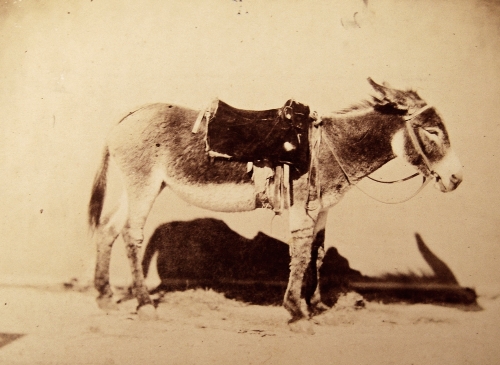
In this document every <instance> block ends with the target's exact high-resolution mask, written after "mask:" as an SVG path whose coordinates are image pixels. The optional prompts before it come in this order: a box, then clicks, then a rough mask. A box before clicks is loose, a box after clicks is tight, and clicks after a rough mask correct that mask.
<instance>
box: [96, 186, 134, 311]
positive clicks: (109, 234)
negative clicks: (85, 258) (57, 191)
mask: <svg viewBox="0 0 500 365" xmlns="http://www.w3.org/2000/svg"><path fill="white" fill-rule="evenodd" d="M126 214H127V204H126V196H122V198H121V199H120V202H119V204H118V205H117V206H116V207H115V209H113V210H112V211H111V212H110V213H108V214H106V215H104V216H103V217H102V218H101V220H100V223H99V225H98V226H97V228H96V231H95V235H94V237H95V242H96V248H97V260H96V267H95V276H94V286H95V288H96V289H97V291H98V292H99V296H98V297H97V304H98V305H99V308H101V309H104V310H113V309H118V306H117V304H116V302H115V301H113V292H112V290H111V286H110V284H109V263H110V259H111V249H112V247H113V243H114V242H115V240H116V238H117V237H118V235H119V234H120V231H121V229H122V228H123V226H124V225H125V220H126V217H127V215H126Z"/></svg>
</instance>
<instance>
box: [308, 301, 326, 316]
mask: <svg viewBox="0 0 500 365" xmlns="http://www.w3.org/2000/svg"><path fill="white" fill-rule="evenodd" d="M329 309H330V307H328V306H327V305H326V304H323V303H321V302H319V303H316V304H314V305H312V306H311V307H310V308H309V313H310V315H311V317H313V316H317V315H320V314H321V313H323V312H326V311H327V310H329Z"/></svg>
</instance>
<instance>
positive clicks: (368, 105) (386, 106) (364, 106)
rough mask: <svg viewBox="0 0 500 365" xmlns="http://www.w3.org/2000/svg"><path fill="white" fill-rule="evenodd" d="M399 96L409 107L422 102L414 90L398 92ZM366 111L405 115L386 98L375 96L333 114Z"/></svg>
mask: <svg viewBox="0 0 500 365" xmlns="http://www.w3.org/2000/svg"><path fill="white" fill-rule="evenodd" d="M399 94H400V96H405V98H404V99H405V101H406V102H407V103H408V104H410V105H409V106H413V105H416V104H418V103H419V102H423V100H422V99H421V98H420V97H419V96H418V94H417V93H416V91H414V90H411V89H409V90H406V91H399ZM368 109H376V110H377V111H378V112H381V113H383V114H405V113H406V111H404V110H402V109H400V108H398V107H397V106H396V104H394V103H391V102H390V101H388V100H387V99H386V98H378V97H376V96H373V95H372V96H371V98H370V99H366V100H362V101H360V102H358V103H356V104H352V105H351V106H349V107H347V108H344V109H341V110H338V111H335V114H337V115H338V114H349V113H352V112H363V111H365V110H368Z"/></svg>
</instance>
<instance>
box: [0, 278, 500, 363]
mask: <svg viewBox="0 0 500 365" xmlns="http://www.w3.org/2000/svg"><path fill="white" fill-rule="evenodd" d="M356 295H357V294H348V295H347V296H345V297H343V298H341V299H340V300H339V302H338V304H337V306H336V307H335V308H333V309H331V310H329V311H327V312H326V313H324V314H323V315H321V316H318V317H317V318H316V320H315V321H316V324H315V325H314V329H315V332H316V333H315V334H314V335H306V334H297V333H293V332H291V331H290V330H289V328H288V325H287V324H286V321H287V319H288V315H287V313H286V311H285V310H284V309H283V308H281V307H264V306H255V305H247V304H245V303H241V302H237V301H234V300H229V299H226V298H225V297H224V296H223V295H222V294H219V293H215V292H213V291H205V290H189V291H185V292H173V293H168V294H167V295H166V296H165V297H164V299H163V301H162V302H161V303H160V305H159V306H158V314H159V317H160V318H159V319H158V320H157V321H141V320H139V319H138V318H137V315H136V314H135V313H134V312H135V302H134V301H128V302H125V303H122V304H121V305H120V308H119V310H118V311H117V312H113V313H105V312H102V311H100V310H99V309H98V308H97V306H96V304H95V301H94V293H93V291H87V292H77V291H68V290H63V289H60V288H58V287H53V288H26V287H24V288H23V287H0V298H1V301H2V305H1V310H0V332H2V333H16V334H24V336H22V337H21V338H19V339H17V340H15V341H13V342H11V343H9V344H7V345H5V346H4V347H2V348H0V363H1V364H106V365H110V364H372V365H373V364H415V365H416V364H426V365H428V364H482V365H486V364H498V363H500V348H499V346H498V343H497V341H498V338H500V337H499V335H500V317H499V316H498V315H497V314H498V313H499V310H500V296H498V295H488V296H481V297H480V299H479V303H480V305H481V306H482V307H483V308H484V310H482V311H475V312H470V311H469V312H467V311H463V310H459V309H456V308H449V307H441V306H433V305H405V304H391V305H383V304H378V303H366V306H365V308H362V309H356V308H355V306H354V305H353V303H354V302H355V300H356V299H358V298H357V297H356Z"/></svg>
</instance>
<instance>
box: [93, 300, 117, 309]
mask: <svg viewBox="0 0 500 365" xmlns="http://www.w3.org/2000/svg"><path fill="white" fill-rule="evenodd" d="M96 301H97V305H98V306H99V308H100V309H102V310H104V311H106V312H108V311H116V310H118V304H117V303H116V302H115V301H114V300H113V298H112V297H104V298H97V299H96Z"/></svg>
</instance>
